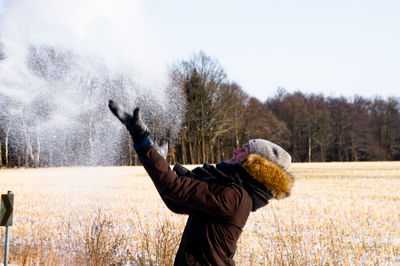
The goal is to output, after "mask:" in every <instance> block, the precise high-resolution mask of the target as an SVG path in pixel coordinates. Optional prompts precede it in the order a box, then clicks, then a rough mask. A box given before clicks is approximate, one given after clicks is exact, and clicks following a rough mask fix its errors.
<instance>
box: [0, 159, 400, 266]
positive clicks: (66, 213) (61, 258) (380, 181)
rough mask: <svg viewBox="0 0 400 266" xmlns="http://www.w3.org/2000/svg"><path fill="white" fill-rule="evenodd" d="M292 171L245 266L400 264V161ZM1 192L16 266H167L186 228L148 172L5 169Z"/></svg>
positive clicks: (253, 230) (245, 241) (260, 218)
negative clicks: (9, 210)
mask: <svg viewBox="0 0 400 266" xmlns="http://www.w3.org/2000/svg"><path fill="white" fill-rule="evenodd" d="M291 172H292V173H293V174H294V176H295V177H296V182H295V186H294V189H293V193H292V196H291V197H290V198H288V199H284V200H281V201H276V200H273V201H271V202H270V204H269V205H268V206H266V207H264V208H263V209H261V210H259V211H257V212H255V213H252V214H251V216H250V218H249V220H248V222H247V225H246V227H245V228H244V231H243V233H242V236H241V238H240V240H239V243H238V250H237V253H236V255H235V261H236V263H237V264H238V265H260V264H264V265H266V264H280V263H282V264H298V265H304V264H313V265H314V264H318V265H321V264H324V265H325V264H334V265H337V264H342V265H348V264H354V265H359V264H364V265H369V264H380V265H382V264H389V265H390V264H400V230H399V229H398V228H399V225H398V224H399V221H400V162H366V163H311V164H308V163H302V164H299V163H295V164H293V166H292V168H291ZM0 188H1V190H0V193H1V194H5V193H7V191H8V190H11V191H12V192H13V193H14V219H13V225H12V227H11V230H10V255H9V263H11V264H24V263H27V264H45V265H48V264H68V265H70V264H87V263H88V262H90V264H91V265H105V264H157V265H165V264H169V263H171V262H172V260H173V257H174V253H175V251H176V248H177V245H178V244H179V238H180V234H181V232H182V230H183V227H184V224H185V221H186V217H185V216H181V215H176V214H173V213H171V212H170V211H169V210H168V209H167V208H166V207H165V206H164V205H163V203H162V201H161V199H160V197H159V196H158V194H157V192H156V190H155V188H154V187H153V185H152V183H151V180H150V178H149V177H148V176H147V174H146V173H145V171H144V170H143V168H142V167H89V168H87V167H85V168H80V167H75V168H46V169H7V170H6V169H1V170H0ZM0 231H1V237H2V238H1V242H0V247H1V249H3V248H4V228H1V229H0ZM0 252H1V253H0V254H3V253H2V252H3V251H2V250H0Z"/></svg>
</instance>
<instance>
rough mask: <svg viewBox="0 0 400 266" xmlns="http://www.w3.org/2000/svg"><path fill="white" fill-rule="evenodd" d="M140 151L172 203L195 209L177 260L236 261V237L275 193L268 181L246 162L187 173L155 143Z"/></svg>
mask: <svg viewBox="0 0 400 266" xmlns="http://www.w3.org/2000/svg"><path fill="white" fill-rule="evenodd" d="M138 154H139V158H140V161H141V163H142V164H143V166H144V168H145V169H146V171H147V173H148V174H149V175H150V177H151V179H152V181H153V183H154V185H155V187H156V188H157V190H158V192H159V194H160V196H161V198H162V199H163V201H164V202H165V204H166V205H167V207H168V208H169V209H171V210H172V211H173V212H175V213H180V214H188V215H189V217H188V220H187V223H186V227H185V229H184V232H183V235H182V239H181V243H180V246H179V250H178V252H177V255H176V258H175V265H235V262H234V261H233V256H234V254H235V252H236V243H237V241H238V239H239V236H240V234H241V232H242V228H243V227H244V225H245V224H246V221H247V218H248V216H249V214H250V212H251V211H252V210H253V211H255V210H256V209H257V208H259V207H262V206H264V205H266V204H268V200H269V199H270V198H272V197H273V196H274V195H272V194H271V193H270V192H269V191H268V190H267V189H266V186H265V184H264V186H263V185H261V184H260V183H259V182H257V181H255V179H254V178H252V177H251V176H250V175H249V174H248V172H247V171H246V170H244V168H242V167H241V166H240V165H235V167H233V168H232V167H231V166H229V165H222V166H221V167H219V170H218V169H216V168H215V167H213V166H210V165H208V164H205V165H204V167H203V168H199V169H197V171H189V172H188V174H187V175H185V176H183V175H182V172H181V171H177V172H179V174H178V173H177V172H175V171H173V170H171V168H170V167H169V164H168V163H167V161H166V160H165V159H164V158H163V157H162V156H161V155H159V153H158V152H157V150H156V149H155V148H154V147H153V146H151V147H150V148H149V149H146V150H145V151H143V152H141V153H138ZM252 163H254V161H253V162H250V164H252ZM174 169H175V168H174ZM195 170H196V169H195ZM285 173H286V172H285ZM253 174H254V175H257V173H253ZM191 175H194V176H191ZM191 177H194V178H191ZM289 186H291V185H289ZM289 189H290V188H289ZM249 193H250V194H249Z"/></svg>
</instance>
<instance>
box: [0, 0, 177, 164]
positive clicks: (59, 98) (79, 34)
mask: <svg viewBox="0 0 400 266" xmlns="http://www.w3.org/2000/svg"><path fill="white" fill-rule="evenodd" d="M140 9H141V7H140V2H139V1H132V0H123V1H122V0H119V1H111V0H109V1H104V0H101V1H99V0H96V1H91V0H90V1H79V0H72V1H59V0H44V1H40V2H37V1H34V0H19V1H18V0H16V1H10V2H7V1H6V2H5V4H4V6H3V9H2V12H0V121H1V123H0V127H1V128H0V129H1V131H2V132H3V134H4V135H5V136H6V137H7V142H8V145H9V149H13V150H14V151H15V152H14V153H15V154H19V156H20V158H14V160H18V161H20V162H19V164H20V165H23V164H24V162H25V161H26V163H27V164H28V165H36V166H60V165H110V164H114V163H116V162H118V161H120V160H121V158H120V156H121V154H123V151H124V150H126V149H127V147H126V144H127V143H128V142H127V141H126V133H127V132H126V130H125V129H124V128H123V127H122V126H121V124H120V123H119V121H118V120H117V119H115V117H113V115H112V114H111V112H109V110H108V107H107V103H108V100H109V99H114V100H116V101H118V102H119V103H120V104H121V106H122V107H123V108H124V109H127V110H133V108H134V107H135V106H139V107H141V109H142V113H143V116H144V118H145V119H146V120H148V121H152V122H151V123H152V125H149V126H152V127H153V129H157V130H158V131H160V132H167V131H168V132H169V134H170V136H171V137H172V139H173V138H176V136H177V134H178V132H179V129H180V126H181V123H182V119H183V115H184V106H183V103H184V101H183V96H182V95H181V92H180V90H179V89H178V88H175V87H172V86H169V85H168V80H167V73H166V69H165V63H164V62H162V56H161V55H160V54H158V52H157V49H156V47H154V45H153V43H156V42H155V41H153V40H152V37H151V36H149V35H148V34H147V31H146V25H145V24H146V23H145V18H143V17H142V16H141V12H140ZM124 139H125V140H124ZM21 161H23V162H21Z"/></svg>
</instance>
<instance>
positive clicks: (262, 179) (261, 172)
mask: <svg viewBox="0 0 400 266" xmlns="http://www.w3.org/2000/svg"><path fill="white" fill-rule="evenodd" d="M242 167H243V168H244V169H245V170H246V171H247V172H248V173H249V174H250V175H251V176H252V177H253V178H254V179H255V180H257V181H258V183H260V184H262V185H263V186H264V187H265V188H266V189H267V190H268V191H269V192H270V193H271V194H272V197H273V198H275V199H283V198H286V197H288V196H290V192H291V190H292V187H293V182H294V178H293V176H292V175H291V174H289V173H288V172H287V171H285V170H284V169H283V168H282V167H280V166H278V165H277V164H275V163H273V162H271V161H268V160H267V159H265V158H264V157H262V156H261V155H259V154H250V155H249V156H248V157H247V159H246V160H245V161H243V162H242Z"/></svg>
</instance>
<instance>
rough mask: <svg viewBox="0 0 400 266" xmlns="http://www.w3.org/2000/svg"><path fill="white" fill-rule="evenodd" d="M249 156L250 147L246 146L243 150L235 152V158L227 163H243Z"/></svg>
mask: <svg viewBox="0 0 400 266" xmlns="http://www.w3.org/2000/svg"><path fill="white" fill-rule="evenodd" d="M247 156H249V146H248V145H247V144H245V145H243V147H242V148H241V149H235V150H233V157H232V158H230V159H229V160H228V161H227V162H228V163H231V164H235V163H241V162H242V161H243V160H244V159H246V158H247Z"/></svg>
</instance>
